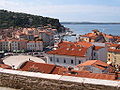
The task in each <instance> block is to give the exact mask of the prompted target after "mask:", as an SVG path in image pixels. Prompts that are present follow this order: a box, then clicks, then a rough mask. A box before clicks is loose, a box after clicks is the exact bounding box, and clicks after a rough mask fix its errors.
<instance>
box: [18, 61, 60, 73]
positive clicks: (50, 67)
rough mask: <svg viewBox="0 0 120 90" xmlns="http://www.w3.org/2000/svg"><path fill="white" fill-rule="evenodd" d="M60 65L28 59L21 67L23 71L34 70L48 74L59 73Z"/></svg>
mask: <svg viewBox="0 0 120 90" xmlns="http://www.w3.org/2000/svg"><path fill="white" fill-rule="evenodd" d="M59 68H60V66H56V65H54V64H45V63H37V62H33V61H27V62H25V63H24V64H23V66H22V67H21V68H20V69H21V70H22V71H32V72H41V73H47V74H57V73H58V71H59Z"/></svg>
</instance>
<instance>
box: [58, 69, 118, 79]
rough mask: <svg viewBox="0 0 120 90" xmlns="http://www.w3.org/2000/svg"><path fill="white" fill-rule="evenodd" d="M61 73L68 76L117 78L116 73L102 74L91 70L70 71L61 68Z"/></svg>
mask: <svg viewBox="0 0 120 90" xmlns="http://www.w3.org/2000/svg"><path fill="white" fill-rule="evenodd" d="M59 75H66V76H75V77H85V78H94V79H105V80H115V79H116V75H115V74H102V73H91V72H89V71H84V70H83V71H76V70H71V71H68V70H67V69H66V68H61V69H60V70H59Z"/></svg>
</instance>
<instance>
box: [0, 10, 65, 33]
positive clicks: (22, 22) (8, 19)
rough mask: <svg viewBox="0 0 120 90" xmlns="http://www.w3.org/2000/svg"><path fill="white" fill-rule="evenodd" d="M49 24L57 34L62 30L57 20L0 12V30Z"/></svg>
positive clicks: (5, 11) (62, 27)
mask: <svg viewBox="0 0 120 90" xmlns="http://www.w3.org/2000/svg"><path fill="white" fill-rule="evenodd" d="M48 24H50V25H51V26H52V27H51V28H53V29H57V30H58V32H62V30H64V29H65V28H64V26H62V25H61V24H60V22H59V20H58V19H54V18H49V17H43V16H38V15H31V14H26V13H18V12H12V11H7V10H0V29H6V28H10V27H13V28H18V27H22V28H24V27H39V26H46V25H48Z"/></svg>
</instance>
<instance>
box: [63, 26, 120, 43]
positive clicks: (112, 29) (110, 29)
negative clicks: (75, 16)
mask: <svg viewBox="0 0 120 90" xmlns="http://www.w3.org/2000/svg"><path fill="white" fill-rule="evenodd" d="M63 25H64V26H65V27H68V28H70V29H71V30H72V31H73V32H74V33H76V34H80V35H82V34H85V33H89V32H91V30H93V29H98V30H99V31H101V32H104V33H107V34H112V35H120V24H63ZM65 39H67V40H68V41H71V40H72V41H74V40H75V37H66V38H65Z"/></svg>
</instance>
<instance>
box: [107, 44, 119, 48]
mask: <svg viewBox="0 0 120 90" xmlns="http://www.w3.org/2000/svg"><path fill="white" fill-rule="evenodd" d="M119 46H120V44H110V45H109V47H116V48H117V47H119Z"/></svg>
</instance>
